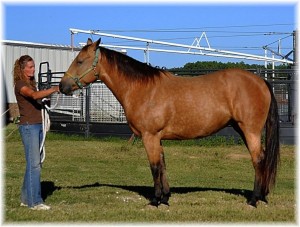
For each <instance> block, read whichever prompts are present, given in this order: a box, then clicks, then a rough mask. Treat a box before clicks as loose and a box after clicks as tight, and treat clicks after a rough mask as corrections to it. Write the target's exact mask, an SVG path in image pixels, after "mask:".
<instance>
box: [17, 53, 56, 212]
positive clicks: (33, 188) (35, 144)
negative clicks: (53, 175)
mask: <svg viewBox="0 0 300 227" xmlns="http://www.w3.org/2000/svg"><path fill="white" fill-rule="evenodd" d="M34 73H35V65H34V60H33V59H32V58H31V57H30V56H28V55H23V56H21V57H20V58H19V59H17V60H16V62H15V65H14V71H13V75H14V84H15V95H16V99H17V103H18V107H19V112H20V123H19V132H20V134H21V137H22V142H23V145H24V150H25V159H26V171H25V176H24V181H23V186H22V190H21V206H28V207H29V208H31V209H33V210H49V209H50V207H49V206H47V205H45V204H44V202H43V199H42V197H41V183H40V175H41V158H40V144H41V142H42V138H43V131H42V115H41V107H42V106H41V104H40V103H41V102H40V100H41V99H42V98H45V97H47V96H49V95H51V94H53V93H55V92H59V88H58V86H55V87H51V88H49V89H47V90H41V91H37V88H36V81H35V78H34Z"/></svg>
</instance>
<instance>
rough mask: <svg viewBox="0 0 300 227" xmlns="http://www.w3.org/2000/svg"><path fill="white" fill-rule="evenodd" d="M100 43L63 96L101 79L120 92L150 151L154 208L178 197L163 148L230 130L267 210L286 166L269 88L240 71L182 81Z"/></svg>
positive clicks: (82, 59)
mask: <svg viewBox="0 0 300 227" xmlns="http://www.w3.org/2000/svg"><path fill="white" fill-rule="evenodd" d="M100 41H101V39H99V40H98V41H96V42H94V43H93V42H92V40H91V39H88V42H87V45H86V46H84V47H83V48H82V49H81V51H80V52H79V54H78V55H77V57H76V58H75V59H74V61H73V62H72V64H71V65H70V67H69V69H68V70H67V72H65V74H64V76H63V78H62V79H61V81H60V84H59V86H60V91H61V92H62V93H64V94H66V95H71V94H72V92H73V91H74V90H76V89H79V88H83V87H85V86H87V85H89V84H90V83H93V82H94V81H96V80H97V79H100V80H101V81H103V82H104V83H105V84H106V86H107V87H108V88H109V89H110V90H111V91H112V93H113V94H114V95H115V97H116V98H117V99H118V101H119V102H120V103H121V105H122V106H123V108H124V111H125V115H126V118H127V122H128V125H129V127H130V129H131V130H132V132H133V133H134V134H135V135H137V136H139V137H141V138H142V141H143V144H144V147H145V149H146V152H147V156H148V160H149V163H150V168H151V173H152V176H153V181H154V194H155V195H154V198H153V199H151V201H150V204H151V205H154V206H158V205H160V204H167V205H168V204H169V203H168V201H169V197H170V195H171V194H170V188H169V184H168V181H167V177H166V165H165V160H164V153H163V148H162V144H161V140H165V139H180V140H182V139H193V138H202V137H205V136H209V135H211V134H213V133H215V132H217V131H218V130H220V129H222V128H224V127H225V126H227V125H228V124H230V125H232V126H233V128H234V129H235V130H236V131H237V132H238V133H239V134H240V135H241V137H242V138H243V140H244V142H245V145H246V146H247V148H248V150H249V153H250V155H251V160H252V163H253V167H254V170H255V179H254V189H253V195H252V197H251V199H249V201H247V202H248V204H249V205H251V206H253V207H256V206H257V203H258V201H259V200H260V201H264V202H267V200H266V196H267V195H268V193H269V191H270V189H271V188H272V187H273V186H274V184H275V178H276V172H277V166H278V162H279V120H278V110H277V102H276V99H275V96H274V94H273V92H272V88H271V86H270V85H269V83H268V82H267V81H265V80H263V79H261V78H259V77H258V76H256V75H255V74H252V73H250V72H248V71H245V70H240V69H227V70H221V71H217V72H213V73H211V74H207V75H203V76H198V77H180V76H175V75H173V74H172V73H170V72H168V71H166V70H162V69H158V68H154V67H151V66H149V65H147V64H145V63H141V62H139V61H137V60H135V59H133V58H131V57H129V56H127V55H124V54H122V53H119V52H117V51H113V50H109V49H106V48H103V47H100V46H99V45H100ZM264 127H265V128H266V132H265V149H263V145H262V143H261V138H262V134H263V131H264Z"/></svg>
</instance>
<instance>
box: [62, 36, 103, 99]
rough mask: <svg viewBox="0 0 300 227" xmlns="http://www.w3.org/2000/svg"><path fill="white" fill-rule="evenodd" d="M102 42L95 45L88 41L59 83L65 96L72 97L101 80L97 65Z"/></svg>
mask: <svg viewBox="0 0 300 227" xmlns="http://www.w3.org/2000/svg"><path fill="white" fill-rule="evenodd" d="M100 41H101V39H99V40H98V41H96V42H94V43H93V42H92V40H91V39H88V41H87V45H86V46H84V47H83V48H82V50H81V51H80V52H79V54H78V55H77V57H76V58H75V59H74V61H73V62H72V64H71V65H70V67H69V69H68V70H67V72H65V74H64V76H63V77H62V79H61V81H60V83H59V90H60V91H61V92H62V93H63V94H66V95H71V94H72V92H73V91H74V90H77V89H79V88H83V87H85V86H87V85H89V84H90V83H92V82H94V81H95V80H97V79H98V78H99V73H98V71H99V70H97V63H98V61H99V59H100V56H101V54H100V48H99V44H100Z"/></svg>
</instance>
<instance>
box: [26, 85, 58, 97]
mask: <svg viewBox="0 0 300 227" xmlns="http://www.w3.org/2000/svg"><path fill="white" fill-rule="evenodd" d="M55 92H59V87H58V86H54V87H51V88H49V89H47V90H41V91H33V90H32V89H30V88H29V87H27V86H23V87H22V88H21V90H20V93H21V95H23V96H25V97H30V98H32V99H34V100H37V99H42V98H45V97H47V96H49V95H51V94H53V93H55Z"/></svg>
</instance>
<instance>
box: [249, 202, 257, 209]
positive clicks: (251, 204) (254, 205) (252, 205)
mask: <svg viewBox="0 0 300 227" xmlns="http://www.w3.org/2000/svg"><path fill="white" fill-rule="evenodd" d="M248 205H249V206H251V207H254V208H257V205H256V201H253V200H251V201H249V202H248Z"/></svg>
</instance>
